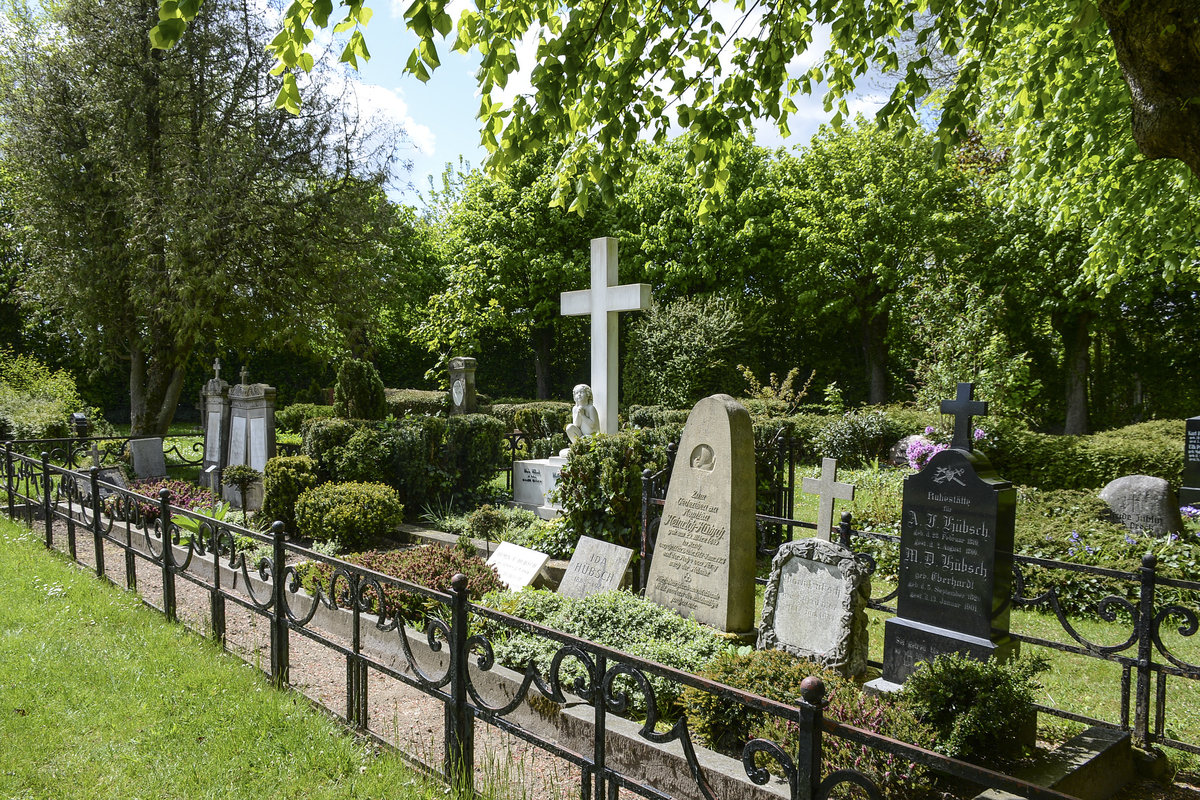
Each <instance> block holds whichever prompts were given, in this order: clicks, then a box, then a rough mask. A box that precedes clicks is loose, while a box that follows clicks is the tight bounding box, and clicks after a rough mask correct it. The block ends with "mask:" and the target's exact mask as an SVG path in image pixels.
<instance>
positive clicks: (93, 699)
mask: <svg viewBox="0 0 1200 800" xmlns="http://www.w3.org/2000/svg"><path fill="white" fill-rule="evenodd" d="M0 586H2V587H4V591H3V602H2V603H0V742H3V746H2V747H0V797H5V798H97V800H99V799H100V798H104V800H109V799H110V798H116V797H121V798H173V797H178V798H189V799H190V798H208V797H212V798H216V797H220V798H222V799H223V800H224V799H226V798H247V800H260V798H303V799H304V800H313V799H314V798H385V797H386V798H402V799H403V798H421V799H422V800H425V799H426V798H433V797H443V796H444V791H445V789H444V787H431V786H429V785H428V784H427V783H426V782H425V781H424V780H423V779H421V778H419V777H417V776H416V775H415V774H414V773H413V772H412V771H411V770H410V769H408V768H407V767H406V766H405V765H404V764H403V762H401V760H400V759H399V758H398V757H397V756H395V755H394V754H390V753H380V752H377V751H376V750H375V749H374V748H372V747H369V746H367V745H365V744H363V743H362V742H360V741H358V740H356V739H355V738H353V737H351V736H349V735H348V734H346V733H345V732H344V731H343V729H342V728H341V727H340V726H339V725H338V724H337V723H336V722H334V721H333V720H331V719H329V718H328V717H326V716H325V715H323V714H321V713H319V712H317V711H315V710H313V709H312V707H311V706H310V705H309V704H308V702H307V701H306V700H304V699H303V698H300V697H299V696H297V695H294V694H291V693H287V692H277V691H274V690H272V689H271V688H270V685H269V684H268V683H267V681H266V680H265V678H264V677H263V675H262V674H261V673H260V672H259V671H258V670H256V669H254V668H252V667H250V666H248V665H246V664H244V663H243V662H242V661H240V660H239V659H237V658H235V657H233V656H231V655H228V654H225V653H223V652H221V651H220V650H218V649H216V648H215V647H214V646H213V645H211V644H209V643H207V642H204V641H202V640H200V639H198V638H197V637H196V636H195V635H193V634H190V633H188V632H186V631H185V630H184V629H183V628H182V627H181V626H178V625H170V624H167V623H166V622H164V621H163V620H162V619H161V618H160V617H159V616H158V615H156V614H155V613H153V612H152V611H150V610H148V609H146V608H145V607H143V606H142V605H141V604H140V603H139V602H138V601H137V600H136V598H135V597H134V596H132V595H130V594H127V593H126V592H124V591H122V590H120V589H118V588H115V587H112V586H109V585H107V584H104V583H102V582H100V581H98V580H96V579H95V577H93V576H91V575H90V574H88V573H86V572H84V571H82V570H80V569H77V568H75V567H73V566H71V565H70V564H69V563H67V562H65V561H64V560H63V559H62V558H61V557H58V556H56V555H53V554H51V553H48V552H47V551H46V550H45V549H44V548H43V547H42V545H41V544H39V543H38V538H37V536H36V535H35V534H31V533H30V532H29V531H28V530H26V529H24V528H22V527H20V526H17V525H15V524H13V523H11V522H9V521H8V520H0Z"/></svg>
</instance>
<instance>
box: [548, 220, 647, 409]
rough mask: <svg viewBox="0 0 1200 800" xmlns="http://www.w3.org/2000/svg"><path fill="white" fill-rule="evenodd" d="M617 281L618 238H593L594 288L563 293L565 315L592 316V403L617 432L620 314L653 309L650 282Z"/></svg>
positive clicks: (563, 311)
mask: <svg viewBox="0 0 1200 800" xmlns="http://www.w3.org/2000/svg"><path fill="white" fill-rule="evenodd" d="M616 283H617V240H616V239H613V238H611V237H606V238H603V239H592V288H590V289H581V290H580V291H577V292H563V293H562V313H563V316H566V317H578V316H582V315H584V314H590V315H591V318H592V404H593V405H594V406H596V410H597V411H598V412H599V413H600V430H601V431H602V432H603V433H616V432H617V397H618V391H617V314H618V312H621V311H645V310H647V309H649V308H650V284H648V283H630V284H626V285H625V286H617V285H616Z"/></svg>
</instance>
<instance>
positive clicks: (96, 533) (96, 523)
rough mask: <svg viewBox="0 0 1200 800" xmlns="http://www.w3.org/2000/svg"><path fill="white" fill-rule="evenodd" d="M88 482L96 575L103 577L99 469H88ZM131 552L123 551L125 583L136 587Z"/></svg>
mask: <svg viewBox="0 0 1200 800" xmlns="http://www.w3.org/2000/svg"><path fill="white" fill-rule="evenodd" d="M88 482H89V483H90V484H91V487H92V550H93V552H94V553H95V554H96V577H98V578H103V577H104V528H103V527H102V526H101V524H100V510H101V508H102V504H101V502H100V469H99V468H98V467H92V468H91V469H89V470H88ZM132 559H133V553H132V552H130V551H129V550H126V551H125V584H126V585H127V586H129V588H131V589H133V588H135V587H136V585H137V584H136V583H132V584H131V583H130V582H129V581H130V580H131V576H133V575H134V572H133V567H132V565H131V563H130V562H131V560H132Z"/></svg>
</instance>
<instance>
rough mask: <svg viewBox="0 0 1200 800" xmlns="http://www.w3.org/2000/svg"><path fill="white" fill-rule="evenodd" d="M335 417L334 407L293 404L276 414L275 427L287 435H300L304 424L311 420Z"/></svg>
mask: <svg viewBox="0 0 1200 800" xmlns="http://www.w3.org/2000/svg"><path fill="white" fill-rule="evenodd" d="M332 416H333V406H319V405H316V404H315V403H292V404H291V405H290V406H288V407H287V408H281V409H280V410H279V411H276V412H275V427H276V428H277V429H278V430H281V431H286V432H287V433H300V431H301V428H302V427H303V425H304V423H305V422H306V421H308V420H310V419H328V418H329V417H332Z"/></svg>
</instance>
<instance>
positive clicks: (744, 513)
mask: <svg viewBox="0 0 1200 800" xmlns="http://www.w3.org/2000/svg"><path fill="white" fill-rule="evenodd" d="M754 558H755V532H754V431H753V428H752V426H751V423H750V415H749V413H747V411H746V409H745V408H743V407H742V406H741V404H739V403H738V402H737V401H736V400H734V399H733V398H732V397H730V396H729V395H724V394H718V395H713V396H712V397H706V398H704V399H703V400H701V401H700V402H699V403H697V404H696V406H695V408H693V409H692V412H691V414H689V415H688V420H687V425H686V426H685V427H684V429H683V438H682V440H681V441H680V446H679V457H678V458H676V460H675V467H674V469H673V470H672V472H671V484H670V486H669V487H668V489H667V499H666V505H665V506H664V507H663V517H662V522H661V523H660V525H659V529H658V538H657V540H656V542H655V545H654V554H653V557H652V559H651V562H650V574H649V577H648V579H647V585H646V598H647V599H648V600H651V601H653V602H655V603H658V604H659V605H662V606H666V607H668V608H673V609H675V610H676V611H679V612H680V613H681V614H683V615H684V616H688V617H694V618H695V619H696V620H697V621H698V622H702V623H704V624H706V625H711V626H713V627H714V628H718V629H720V630H724V631H733V632H737V633H745V632H748V631H749V630H750V629H751V628H752V627H753V625H754Z"/></svg>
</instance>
